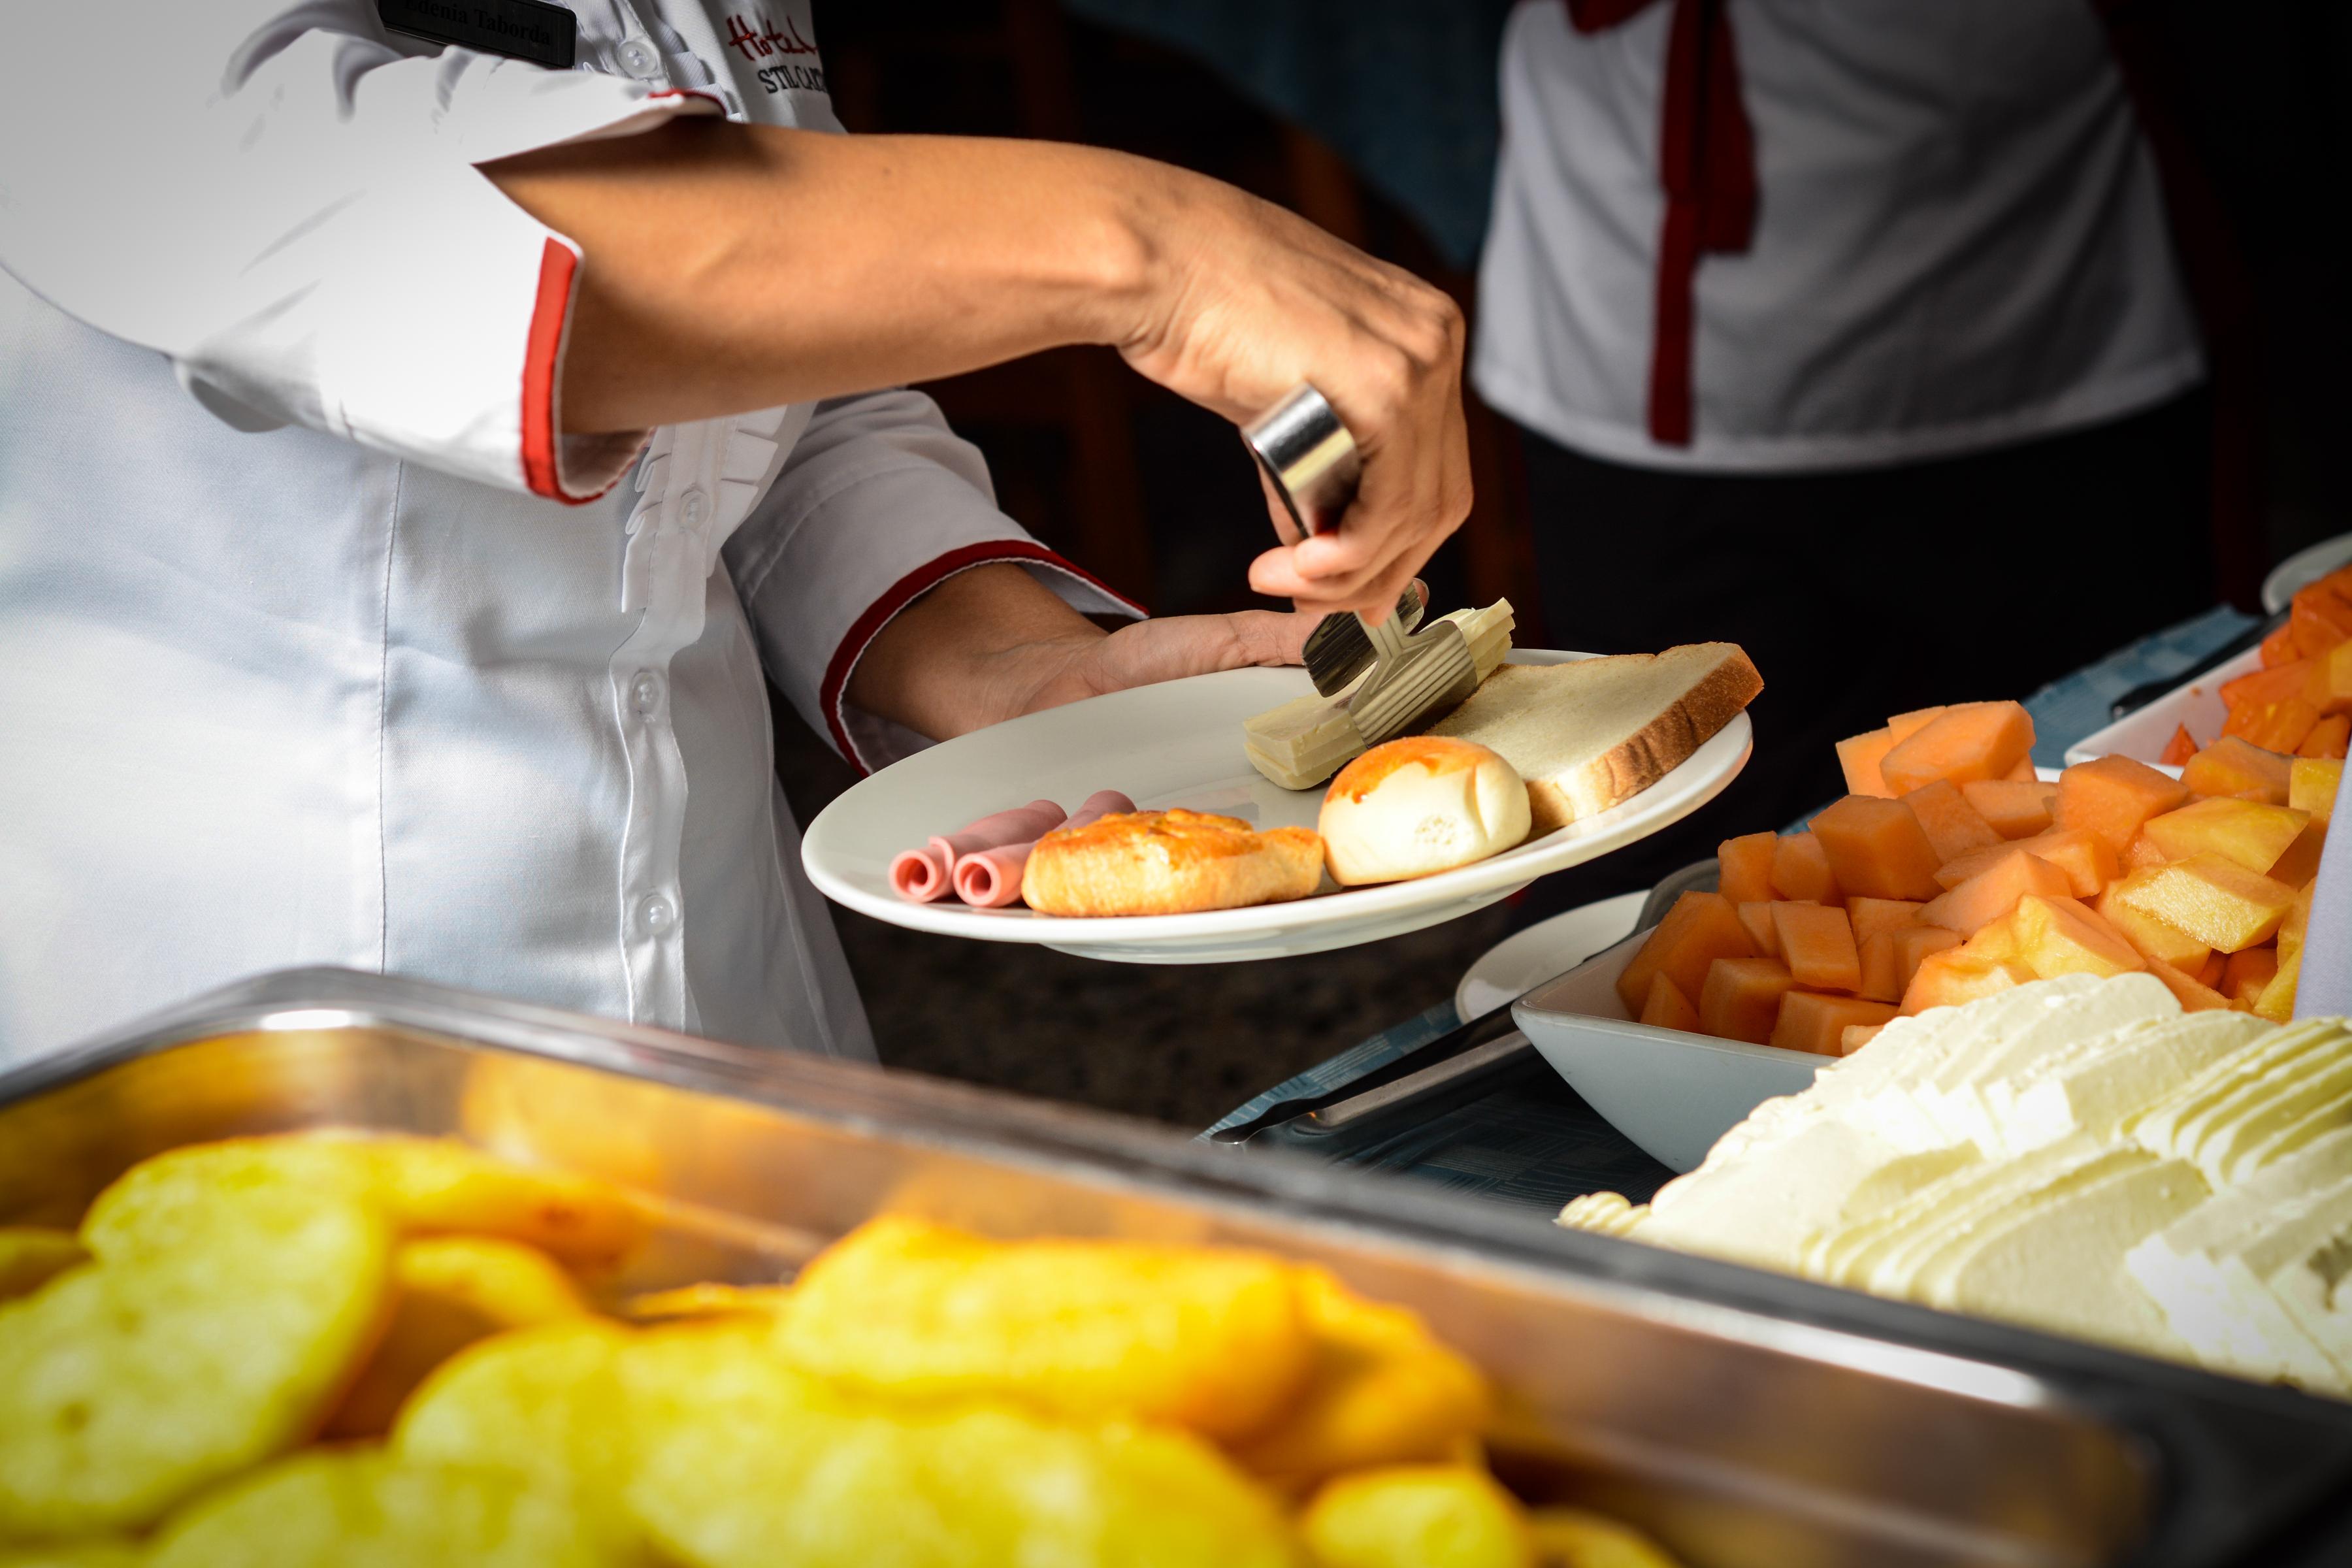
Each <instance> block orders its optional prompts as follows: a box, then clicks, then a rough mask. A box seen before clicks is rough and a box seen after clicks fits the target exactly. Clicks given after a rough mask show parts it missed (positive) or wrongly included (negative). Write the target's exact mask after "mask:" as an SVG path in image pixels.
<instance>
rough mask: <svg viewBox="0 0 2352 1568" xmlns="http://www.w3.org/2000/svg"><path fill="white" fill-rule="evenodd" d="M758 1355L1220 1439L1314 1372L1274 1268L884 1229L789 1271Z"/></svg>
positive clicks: (1301, 1320) (881, 1385) (878, 1382)
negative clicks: (777, 1354)
mask: <svg viewBox="0 0 2352 1568" xmlns="http://www.w3.org/2000/svg"><path fill="white" fill-rule="evenodd" d="M776 1342H777V1344H778V1346H779V1347H780V1348H781V1349H782V1351H783V1352H784V1354H785V1356H786V1358H787V1359H788V1360H790V1361H792V1362H793V1363H794V1364H795V1365H798V1366H802V1367H804V1368H806V1369H808V1370H809V1371H811V1372H814V1373H819V1374H820V1375H822V1376H825V1377H830V1378H835V1379H839V1380H841V1381H843V1382H845V1383H850V1384H856V1385H857V1386H860V1387H864V1388H868V1389H872V1390H875V1391H877V1392H880V1393H887V1394H895V1395H899V1396H902V1397H907V1398H917V1399H937V1398H975V1397H988V1396H995V1397H1002V1398H1011V1399H1014V1400H1018V1401H1020V1402H1022V1403H1024V1404H1026V1405H1034V1406H1036V1407H1038V1408H1041V1409H1044V1410H1047V1411H1051V1412H1054V1413H1055V1414H1058V1415H1069V1416H1075V1417H1093V1418H1099V1417H1104V1416H1112V1415H1128V1416H1134V1417H1137V1418H1139V1419H1145V1420H1155V1421H1166V1422H1171V1423H1174V1424H1176V1425H1179V1426H1187V1427H1190V1428H1191V1429H1192V1430H1193V1431H1195V1432H1201V1433H1204V1434H1206V1435H1208V1436H1213V1437H1221V1438H1237V1437H1242V1436H1248V1435H1249V1434H1251V1433H1254V1432H1255V1431H1256V1430H1258V1429H1259V1428H1260V1427H1262V1426H1265V1425H1266V1424H1267V1422H1268V1421H1270V1420H1271V1419H1272V1418H1273V1417H1274V1416H1275V1415H1276V1414H1277V1413H1278V1412H1279V1411H1281V1410H1282V1409H1283V1408H1284V1407H1285V1406H1286V1405H1288V1404H1289V1403H1290V1401H1291V1399H1292V1398H1293V1396H1294V1395H1295V1394H1297V1390H1298V1389H1299V1387H1300V1386H1301V1385H1302V1384H1304V1383H1305V1381H1306V1377H1307V1368H1308V1365H1309V1363H1310V1362H1311V1361H1312V1359H1313V1354H1314V1340H1313V1337H1312V1335H1311V1333H1310V1332H1309V1331H1308V1328H1307V1318H1306V1314H1305V1312H1304V1311H1303V1310H1302V1309H1301V1307H1300V1304H1299V1300H1298V1289H1297V1281H1296V1279H1295V1277H1294V1271H1293V1270H1292V1269H1291V1268H1290V1267H1289V1265H1287V1264H1286V1263H1284V1262H1282V1261H1281V1260H1280V1259H1277V1258H1269V1257H1266V1256H1264V1255H1262V1254H1259V1253H1253V1252H1244V1251H1239V1250H1235V1249H1232V1248H1210V1247H1163V1246H1152V1245H1146V1244H1143V1243H1138V1242H1123V1241H1076V1240H1042V1241H1014V1242H1006V1241H992V1240H987V1239H984V1238H982V1237H976V1236H971V1235H969V1234H967V1233H965V1232H962V1231H959V1230H954V1229H950V1228H949V1227H947V1226H939V1225H933V1224H930V1223H929V1222H926V1221H922V1220H916V1219H908V1218H896V1217H894V1218H885V1219H878V1220H875V1221H872V1222H871V1223H869V1224H867V1225H865V1226H860V1227H859V1228H858V1229H856V1230H855V1231H852V1232H851V1233H850V1234H849V1235H848V1236H846V1237H843V1238H842V1239H841V1240H840V1241H839V1242H837V1243H836V1244H835V1245H834V1246H833V1247H830V1248H828V1249H827V1250H826V1251H824V1252H823V1253H821V1254H819V1255H818V1256H817V1258H815V1259H814V1261H813V1262H812V1263H811V1264H810V1265H809V1266H808V1268H805V1269H804V1270H803V1271H802V1274H801V1277H800V1279H799V1281H798V1282H797V1283H796V1284H795V1286H794V1287H793V1291H792V1294H791V1297H790V1298H789V1299H788V1300H786V1301H785V1303H784V1308H783V1311H782V1314H781V1315H780V1316H779V1317H778V1318H777V1320H776Z"/></svg>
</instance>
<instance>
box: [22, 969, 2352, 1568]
mask: <svg viewBox="0 0 2352 1568" xmlns="http://www.w3.org/2000/svg"><path fill="white" fill-rule="evenodd" d="M321 1125H345V1126H360V1127H371V1128H377V1129H383V1130H388V1131H414V1132H425V1133H446V1134H454V1135H457V1136H459V1137H462V1138H465V1139H467V1140H469V1141H472V1142H477V1143H478V1144H481V1145H482V1146H484V1147H487V1148H489V1149H492V1150H495V1151H497V1152H502V1153H506V1154H509V1155H513V1156H515V1157H518V1158H521V1159H525V1160H530V1161H536V1162H540V1163H550V1164H554V1165H558V1166H562V1167H566V1168H570V1169H575V1170H580V1171H583V1172H588V1173H595V1174H598V1175H601V1176H604V1177H607V1178H609V1179H612V1180H614V1181H617V1182H620V1183H622V1184H625V1185H628V1186H630V1187H632V1188H634V1189H635V1190H637V1191H638V1192H640V1193H642V1194H644V1195H645V1196H646V1199H647V1200H648V1202H649V1203H652V1204H654V1205H657V1206H658V1209H659V1212H660V1213H661V1214H662V1215H663V1224H662V1226H661V1227H660V1235H659V1239H658V1240H657V1241H656V1243H655V1244H653V1245H651V1246H650V1247H647V1248H646V1251H645V1253H644V1255H643V1256H642V1257H641V1258H639V1259H638V1260H637V1261H636V1262H635V1264H634V1265H633V1266H632V1269H631V1275H630V1277H629V1278H628V1279H625V1280H623V1281H620V1282H619V1283H618V1287H617V1288H620V1289H639V1288H655V1287H659V1286H663V1285H669V1284H677V1283H682V1282H684V1281H686V1280H688V1279H741V1280H751V1279H776V1278H779V1277H782V1276H783V1275H787V1274H789V1273H790V1272H791V1271H792V1270H793V1268H795V1267H797V1265H798V1264H799V1263H800V1261H801V1260H803V1258H806V1257H808V1256H809V1254H810V1253H811V1252H812V1251H814V1249H815V1248H816V1247H820V1246H822V1245H824V1243H825V1242H826V1241H827V1240H829V1239H830V1238H832V1237H835V1236H837V1235H839V1234H840V1233H842V1232H843V1231H845V1230H846V1229H848V1228H849V1227H850V1226H854V1225H856V1224H857V1223H858V1222H859V1221H861V1220H863V1219H865V1218H866V1217H868V1216H869V1215H874V1214H876V1213H878V1212H881V1211H884V1210H912V1211H919V1212H922V1213H925V1214H929V1215H933V1216H935V1217H939V1218H941V1219H946V1220H951V1221H954V1222H957V1223H961V1224H963V1225H967V1226H972V1227H974V1228H977V1229H981V1230H984V1231H991V1232H995V1233H999V1234H1007V1235H1018V1234H1034V1233H1045V1232H1052V1233H1056V1234H1064V1235H1115V1236H1132V1237H1154V1238H1160V1239H1182V1240H1194V1241H1213V1242H1229V1243H1234V1244H1237V1245H1243V1246H1254V1247H1268V1248H1272V1249H1274V1250H1276V1251H1279V1252H1282V1253H1285V1254H1288V1255H1290V1256H1293V1257H1297V1258H1306V1259H1313V1260H1317V1261H1320V1262H1323V1263H1326V1264H1328V1265H1329V1266H1331V1267H1332V1268H1335V1269H1337V1270H1338V1271H1339V1273H1341V1274H1342V1275H1343V1276H1345V1277H1346V1278H1347V1279H1349V1280H1351V1281H1352V1282H1353V1283H1354V1284H1355V1285H1357V1286H1358V1287H1359V1288H1360V1289H1363V1290H1365V1291H1367V1292H1368V1293H1370V1294H1372V1295H1375V1296H1378V1297H1381V1298H1384V1299H1387V1300H1395V1301H1401V1302H1403V1303H1406V1304H1408V1305H1410V1306H1412V1307H1413V1308H1415V1309H1416V1310H1419V1311H1420V1312H1422V1313H1423V1315H1424V1316H1425V1317H1426V1318H1427V1319H1428V1320H1429V1321H1430V1323H1431V1324H1432V1326H1433V1328H1434V1329H1435V1330H1436V1331H1438V1332H1439V1333H1440V1334H1442V1335H1443V1336H1444V1338H1445V1339H1446V1340H1447V1341H1448V1342H1451V1343H1453V1344H1454V1345H1455V1346H1457V1347H1459V1348H1460V1349H1462V1350H1463V1351H1464V1352H1467V1353H1468V1354H1470V1355H1471V1356H1473V1357H1475V1359H1476V1360H1477V1361H1479V1362H1480V1363H1483V1364H1484V1366H1485V1367H1486V1370H1487V1371H1488V1372H1489V1373H1491V1374H1492V1375H1493V1377H1494V1378H1495V1380H1496V1384H1497V1385H1498V1387H1499V1388H1500V1389H1501V1391H1502V1394H1503V1403H1504V1414H1503V1416H1502V1419H1501V1423H1500V1427H1499V1430H1498V1432H1497V1434H1496V1442H1495V1448H1496V1463H1497V1466H1498V1468H1500V1469H1501V1470H1502V1471H1503V1473H1504V1474H1505V1475H1506V1477H1507V1479H1510V1480H1511V1481H1512V1482H1513V1484H1514V1485H1515V1486H1517V1487H1518V1488H1519V1489H1521V1490H1522V1492H1523V1493H1525V1494H1527V1495H1529V1496H1531V1497H1534V1498H1537V1499H1539V1500H1577V1501H1582V1502H1586V1503H1589V1504H1591V1505H1593V1506H1597V1507H1601V1508H1604V1509H1607V1510H1611V1511H1612V1512H1615V1513H1617V1514H1619V1515H1620V1516H1622V1517H1625V1518H1628V1519H1631V1520H1633V1521H1638V1522H1640V1523H1642V1524H1643V1525H1644V1526H1645V1527H1647V1528H1649V1529H1650V1530H1652V1531H1654V1532H1655V1533H1656V1534H1657V1535H1658V1536H1659V1537H1660V1538H1661V1539H1662V1540H1664V1542H1666V1543H1667V1544H1668V1545H1670V1546H1671V1547H1673V1548H1674V1549H1675V1551H1676V1552H1680V1553H1681V1554H1682V1555H1683V1557H1684V1558H1685V1561H1686V1562H1688V1563H1692V1564H1694V1565H1695V1568H1749V1565H1756V1568H1765V1565H1769V1568H1789V1565H1795V1564H1807V1565H1811V1564H1822V1565H1844V1564H1853V1565H1857V1568H1859V1565H1863V1564H1869V1565H1872V1568H1892V1565H1912V1564H1917V1565H1927V1564H1938V1565H1940V1564H1958V1563H2015V1564H2036V1565H2039V1564H2051V1565H2057V1564H2077V1563H2126V1562H2128V1563H2142V1564H2148V1565H2155V1564H2164V1565H2167V1568H2170V1565H2175V1564H2179V1565H2188V1564H2202V1563H2230V1562H2238V1561H2242V1560H2245V1559H2247V1558H2248V1556H2249V1555H2250V1554H2252V1553H2256V1552H2259V1553H2260V1560H2261V1561H2263V1562H2264V1563H2267V1564H2273V1565H2277V1564H2284V1563H2300V1562H2310V1563H2319V1562H2325V1561H2334V1562H2343V1561H2347V1560H2352V1558H2346V1557H2336V1556H2333V1555H2309V1556H2306V1555H2302V1553H2308V1552H2317V1553H2328V1552H2331V1548H2330V1546H2329V1545H2328V1544H2326V1542H2334V1543H2335V1546H2334V1548H2333V1550H2335V1551H2341V1550H2343V1546H2344V1543H2345V1542H2352V1407H2346V1406H2339V1405H2333V1404H2329V1403H2326V1402H2324V1401H2319V1400H2314V1399H2310V1398H2306V1397H2304V1396H2302V1395H2298V1394H2292V1393H2288V1392H2285V1391H2283V1390H2273V1389H2265V1388H2259V1387H2255V1386H2252V1385H2250V1384H2240V1383H2236V1382H2232V1381H2230V1380H2226V1379H2222V1378H2218V1377H2212V1376H2208V1375H2205V1374H2202V1373H2196V1372H2192V1371H2189V1370H2187V1369H2183V1368H2177V1367H2171V1366H2166V1365H2159V1364H2158V1363H2150V1362H2145V1361H2141V1360H2138V1359H2137V1358H2134V1357H2129V1356H2125V1355H2121V1354H2117V1353H2113V1352H2106V1351H2103V1350H2099V1349H2096V1348H2094V1347H2090V1346H2085V1345H2080V1344H2074V1343H2072V1342H2063V1341H2058V1340H2053V1339H2049V1338H2045V1337H2043V1336H2041V1335H2037V1334H2032V1333H2030V1332H2026V1331H2020V1330H2013V1329H2009V1328H2006V1327H2003V1326H2000V1325H1997V1324H1988V1323H1979V1322H1973V1321H1966V1320H1962V1319H1958V1318H1952V1317H1948V1316H1945V1315H1943V1314H1939V1313H1933V1312H1928V1311H1925V1310H1919V1309H1916V1308H1911V1307H1906V1306H1903V1305H1899V1304H1896V1303H1892V1302H1885V1301H1879V1300H1873V1299H1870V1298H1867V1297H1861V1296H1855V1295H1851V1294H1848V1293H1845V1292H1841V1291H1834V1290H1830V1289H1823V1288H1821V1287H1817V1286H1812V1285H1809V1284H1806V1283H1804V1282H1802V1281H1798V1280H1790V1279H1779V1278H1777V1277H1772V1276H1767V1275H1763V1274H1759V1273H1756V1272H1754V1271H1751V1270H1747V1269H1741V1268H1734V1267H1731V1266H1729V1265H1725V1264H1718V1263H1715V1262H1711V1261H1708V1260H1706V1259H1701V1258H1685V1257H1681V1256H1678V1255H1675V1254H1670V1253H1665V1252H1662V1251H1659V1250H1656V1249H1654V1248H1650V1247H1640V1246H1637V1245H1634V1244H1632V1243H1628V1242H1621V1241H1614V1240H1612V1239H1610V1238H1607V1237H1593V1236H1586V1235H1580V1234H1573V1233H1569V1232H1564V1231H1560V1230H1559V1229H1557V1228H1555V1227H1553V1226H1549V1225H1546V1224H1544V1223H1542V1222H1541V1221H1540V1220H1537V1219H1532V1218H1528V1217H1527V1216H1524V1215H1517V1214H1515V1213H1512V1212H1509V1211H1507V1210H1504V1209H1500V1208H1496V1207H1494V1206H1492V1205H1483V1204H1480V1203H1478V1202H1476V1201H1475V1200H1468V1199H1457V1198H1452V1197H1449V1196H1448V1195H1446V1194H1443V1193H1439V1192H1435V1191H1432V1190H1428V1189H1425V1188H1423V1187H1422V1186H1419V1185H1417V1184H1407V1183H1403V1182H1400V1181H1397V1180H1394V1179H1389V1178H1382V1177H1380V1176H1376V1175H1368V1174H1362V1173H1349V1172H1339V1171H1333V1170H1329V1169H1328V1168H1325V1167H1322V1166H1318V1165H1316V1164H1312V1163H1307V1162H1304V1161H1299V1160H1295V1159H1292V1158H1290V1157H1286V1156H1281V1155H1274V1156H1268V1155H1265V1154H1260V1153H1254V1152H1253V1153H1243V1152H1233V1151H1229V1150H1224V1149H1220V1148H1215V1147H1212V1146H1208V1145H1205V1144H1202V1143H1198V1142H1192V1141H1190V1140H1186V1139H1182V1138H1179V1137H1176V1136H1173V1135H1171V1134H1170V1133H1168V1132H1167V1131H1162V1130H1160V1129H1158V1128H1155V1127H1150V1126H1147V1125H1144V1124H1141V1123H1137V1122H1131V1121H1123V1120H1120V1119H1117V1118H1112V1117H1107V1116H1103V1115H1099V1114H1095V1113H1090V1112H1084V1111H1079V1110H1070V1109H1066V1108H1061V1107H1056V1106H1051V1105H1045V1104H1040V1103H1035V1102H1030V1101H1024V1100H1016V1099H1013V1098H1011V1097H1008V1096H1004V1095H1000V1094H994V1093H990V1092H985V1091H982V1090H978V1089H970V1088H966V1087H962V1086H959V1085H954V1084H949V1083H941V1082H937V1081H933V1080H929V1079H919V1078H914V1077H909V1076H907V1075H903V1074H898V1073H891V1072H887V1071H882V1070H877V1069H874V1068H861V1067H856V1066H852V1065H845V1064H842V1063H836V1062H827V1061H823V1060H814V1059H809V1058H796V1057H785V1056H778V1055H774V1054H772V1053H766V1052H757V1051H750V1050H744V1049H738V1048H733V1047H725V1046H719V1045H714V1044H711V1043H709V1042H706V1041H701V1040H695V1039H689V1038H686V1037H679V1036H674V1035H667V1034H663V1033H659V1032H656V1031H653V1030H647V1029H640V1028H633V1027H630V1026H624V1025H617V1024H610V1023H604V1022H600V1021H596V1020H592V1019H588V1018H583V1017H577V1016H572V1015H569V1014H562V1013H557V1012H553V1011H551V1010H548V1009H545V1008H540V1007H533V1006H528V1005H520V1004H516V1003H509V1002H503V1001H497V1000H492V999H489V998H486V997H479V996H474V995H469V994H463V993H459V992H456V991H451V990H447V989H445V988H441V987H437V986H430V985H425V984H417V983H415V982H407V981H400V980H392V979H385V978H382V977H378V976H373V975H364V974H357V973H347V972H342V971H335V970H305V971H298V972H290V973H283V974H278V975H274V976H268V977H264V978H261V979H258V980H255V981H251V982H248V983H246V984H239V985H236V986H234V987H231V988H229V989H227V990H225V991H222V992H219V993H216V994H213V995H211V996H208V997H205V998H203V999H201V1000H198V1001H196V1002H194V1003H191V1004H189V1005H185V1006H183V1007H180V1008H176V1009H174V1010H173V1011H172V1012H170V1013H168V1014H166V1015H163V1016H158V1017H155V1018H152V1019H148V1020H146V1021H144V1022H143V1023H142V1024H141V1025H139V1026H135V1027H133V1028H131V1029H128V1030H125V1031H123V1032H121V1033H120V1034H117V1035H115V1036H113V1037H109V1038H106V1039H102V1040H99V1041H95V1042H92V1043H90V1044H89V1045H87V1046H84V1047H79V1048H77V1049H75V1050H73V1051H71V1052H69V1053H68V1054H66V1055H65V1056H63V1057H61V1058H55V1059H52V1060H49V1061H46V1062H43V1063H40V1064H37V1065H35V1066H32V1067H28V1068H20V1069H17V1070H16V1071H14V1072H12V1073H9V1074H6V1075H5V1076H0V1223H26V1222H49V1223H66V1222H70V1221H71V1220H72V1219H73V1218H74V1216H76V1215H79V1212H80V1210H81V1209H82V1207H83V1205H86V1204H87V1202H88V1201H89V1198H90V1197H91V1195H92V1194H95V1193H96V1192H97V1191H98V1190H99V1189H100V1187H101V1186H103V1185H104V1184H106V1183H107V1182H108V1181H109V1180H110V1179H111V1178H112V1177H113V1176H114V1175H115V1174H116V1173H119V1172H121V1170H123V1169H124V1168H125V1167H127V1166H128V1165H130V1164H131V1163H133V1162H134V1161H137V1160H139V1159H141V1158H142V1157H143V1156H145V1155H147V1154H150V1153H152V1152H156V1151H158V1150H161V1149H164V1148H168V1147H172V1146H173V1145H176V1144H180V1143H184V1142H193V1141H196V1140H201V1139H206V1138H215V1137H221V1136H226V1135H230V1134H235V1133H244V1132H258V1131H277V1130H283V1129H289V1128H299V1127H310V1126H321ZM2331 1510H2333V1511H2331ZM2333 1531H2347V1533H2346V1534H2344V1535H2340V1536H2339V1535H2336V1534H2334V1533H2332V1532H2333ZM2297 1542H2299V1543H2300V1544H2296V1543H2297Z"/></svg>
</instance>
